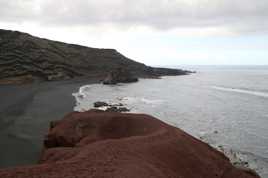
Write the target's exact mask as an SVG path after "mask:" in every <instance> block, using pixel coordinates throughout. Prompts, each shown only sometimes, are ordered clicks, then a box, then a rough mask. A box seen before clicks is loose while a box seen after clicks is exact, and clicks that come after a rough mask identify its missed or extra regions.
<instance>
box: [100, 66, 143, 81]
mask: <svg viewBox="0 0 268 178" xmlns="http://www.w3.org/2000/svg"><path fill="white" fill-rule="evenodd" d="M137 81H138V78H137V77H134V76H133V75H132V74H131V73H130V72H129V71H128V70H126V69H124V68H123V67H122V68H117V69H116V70H114V71H112V72H110V73H109V74H108V76H107V77H106V78H105V79H104V80H103V84H106V85H114V84H117V83H131V82H137Z"/></svg>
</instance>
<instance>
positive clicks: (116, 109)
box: [105, 106, 130, 112]
mask: <svg viewBox="0 0 268 178" xmlns="http://www.w3.org/2000/svg"><path fill="white" fill-rule="evenodd" d="M105 111H107V112H129V111H130V110H129V109H128V108H126V107H116V106H111V107H108V108H107V109H106V110H105Z"/></svg>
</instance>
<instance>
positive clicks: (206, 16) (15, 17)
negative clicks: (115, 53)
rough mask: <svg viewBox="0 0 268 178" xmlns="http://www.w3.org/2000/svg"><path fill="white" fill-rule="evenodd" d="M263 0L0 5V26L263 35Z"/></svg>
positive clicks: (3, 0)
mask: <svg viewBox="0 0 268 178" xmlns="http://www.w3.org/2000/svg"><path fill="white" fill-rule="evenodd" d="M267 17H268V1H267V0H256V1H252V0H76V1H73V0H57V1H55V0H0V22H14V23H23V22H31V23H38V24H42V25H52V26H98V25H103V24H110V25H114V26H125V27H133V26H146V27H150V28H155V29H158V30H172V29H176V28H197V29H199V28H226V29H229V30H231V31H233V32H236V33H247V32H258V33H259V32H261V33H262V32H263V33H267V31H268V22H267V20H266V19H267Z"/></svg>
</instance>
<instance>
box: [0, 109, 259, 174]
mask: <svg viewBox="0 0 268 178" xmlns="http://www.w3.org/2000/svg"><path fill="white" fill-rule="evenodd" d="M0 177H4V178H37V177H42V178H73V177H76V178H86V177H92V178H93V177H94V178H104V177H107V178H111V177H124V178H150V177H152V178H167V177H169V178H180V177H181V178H257V177H259V176H258V175H256V174H255V173H254V172H252V171H250V170H242V169H238V168H236V167H234V166H233V165H231V163H230V162H229V160H228V158H227V157H225V156H224V155H223V154H222V153H220V152H218V151H216V150H215V149H213V148H212V147H210V146H209V145H207V144H205V143H203V142H201V141H199V140H197V139H195V138H194V137H192V136H190V135H188V134H187V133H185V132H183V131H182V130H180V129H178V128H175V127H172V126H170V125H167V124H165V123H163V122H162V121H160V120H158V119H156V118H154V117H151V116H148V115H144V114H122V113H114V112H102V111H96V110H91V111H87V112H83V113H78V112H73V113H70V114H68V115H66V116H65V117H64V118H63V119H62V120H61V121H57V122H53V123H51V129H50V131H49V133H48V135H47V137H46V139H45V141H44V151H43V154H42V156H41V159H40V164H38V165H33V166H27V167H17V168H10V169H2V170H0Z"/></svg>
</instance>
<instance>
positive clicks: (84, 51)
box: [0, 29, 187, 83]
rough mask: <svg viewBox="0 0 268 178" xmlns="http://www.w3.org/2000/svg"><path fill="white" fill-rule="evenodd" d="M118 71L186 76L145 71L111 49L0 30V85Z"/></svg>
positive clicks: (163, 70)
mask: <svg viewBox="0 0 268 178" xmlns="http://www.w3.org/2000/svg"><path fill="white" fill-rule="evenodd" d="M119 67H124V68H125V69H126V70H129V71H131V72H132V73H133V74H135V76H136V77H154V76H160V75H163V74H164V75H182V74H187V71H183V70H175V69H161V68H152V67H148V66H146V65H144V64H142V63H138V62H136V61H133V60H131V59H129V58H127V57H125V56H123V55H122V54H120V53H119V52H117V51H116V50H114V49H97V48H89V47H85V46H80V45H74V44H66V43H62V42H57V41H52V40H47V39H42V38H38V37H34V36H31V35H29V34H26V33H21V32H18V31H9V30H1V29H0V83H4V82H5V81H13V80H14V81H16V79H17V80H18V81H20V80H26V79H27V80H36V79H41V80H49V81H50V80H61V79H69V78H74V77H78V76H88V77H97V78H104V77H105V76H106V75H107V73H108V72H110V71H113V70H115V69H116V68H119ZM1 81H2V82H1ZM11 83H12V82H11Z"/></svg>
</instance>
